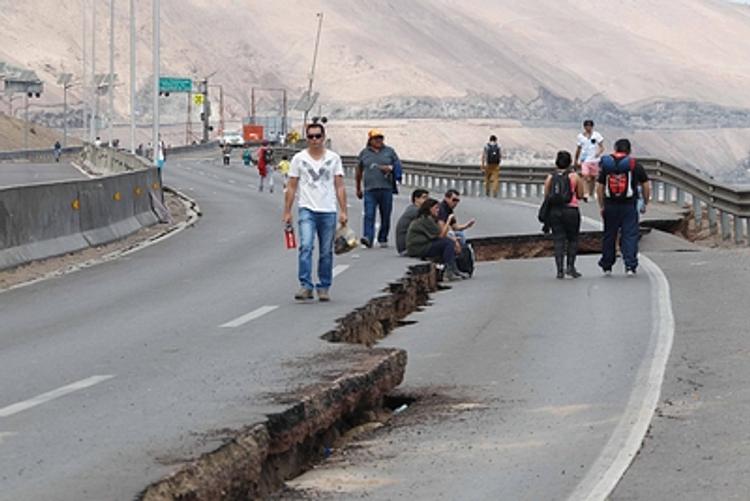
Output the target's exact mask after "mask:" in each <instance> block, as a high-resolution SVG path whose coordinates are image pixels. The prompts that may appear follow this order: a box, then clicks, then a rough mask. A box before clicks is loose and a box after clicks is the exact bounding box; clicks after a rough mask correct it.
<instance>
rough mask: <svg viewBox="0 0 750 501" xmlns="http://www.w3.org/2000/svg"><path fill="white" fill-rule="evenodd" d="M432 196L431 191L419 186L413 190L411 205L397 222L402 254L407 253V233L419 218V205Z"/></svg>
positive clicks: (397, 238) (398, 240)
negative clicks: (412, 223)
mask: <svg viewBox="0 0 750 501" xmlns="http://www.w3.org/2000/svg"><path fill="white" fill-rule="evenodd" d="M429 196H430V192H429V191H427V190H423V189H422V188H417V189H416V190H414V191H412V192H411V205H409V206H408V207H407V208H406V209H405V210H404V213H403V214H401V217H400V218H398V222H397V223H396V250H397V251H398V254H399V255H400V256H404V255H406V233H407V232H408V231H409V225H410V224H411V222H412V221H414V220H415V219H416V218H417V214H418V213H419V207H420V206H421V205H422V204H423V203H424V201H425V200H427V198H428V197H429Z"/></svg>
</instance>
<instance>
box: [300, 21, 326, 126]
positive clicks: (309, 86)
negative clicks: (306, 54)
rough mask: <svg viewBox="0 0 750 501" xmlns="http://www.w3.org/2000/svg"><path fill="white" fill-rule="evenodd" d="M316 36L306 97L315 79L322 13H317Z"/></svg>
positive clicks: (305, 121)
mask: <svg viewBox="0 0 750 501" xmlns="http://www.w3.org/2000/svg"><path fill="white" fill-rule="evenodd" d="M317 16H318V34H317V36H316V37H315V50H314V51H313V60H312V69H311V70H310V83H309V85H308V86H307V95H308V96H312V88H313V79H314V78H315V64H316V63H317V61H318V46H319V45H320V31H321V29H322V28H323V13H322V12H318V14H317ZM309 112H310V110H305V117H304V119H303V120H302V126H303V127H307V115H308V113H309Z"/></svg>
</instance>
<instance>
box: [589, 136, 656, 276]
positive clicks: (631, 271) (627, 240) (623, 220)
mask: <svg viewBox="0 0 750 501" xmlns="http://www.w3.org/2000/svg"><path fill="white" fill-rule="evenodd" d="M630 150H631V148H630V141H628V140H627V139H618V140H617V142H615V152H614V153H613V154H611V155H607V156H604V157H602V159H601V166H600V167H601V168H600V169H599V177H598V179H597V184H596V195H597V200H598V202H599V210H600V212H601V215H602V220H603V221H604V237H603V239H602V257H601V259H600V260H599V266H601V268H602V270H603V271H604V273H605V274H606V275H610V274H611V273H612V266H613V265H614V264H615V260H616V259H617V255H616V254H615V244H616V242H617V235H618V233H619V234H620V250H621V251H622V259H623V261H625V274H626V275H628V276H631V277H632V276H635V271H636V269H637V268H638V237H639V232H638V209H637V205H636V204H637V201H638V187H639V186H640V187H641V189H642V195H643V206H642V209H641V210H642V211H643V212H645V211H646V205H647V204H648V201H649V198H650V197H651V184H650V182H649V180H648V174H646V170H645V169H644V168H643V166H642V165H641V164H640V163H638V162H636V160H635V158H633V157H631V156H630Z"/></svg>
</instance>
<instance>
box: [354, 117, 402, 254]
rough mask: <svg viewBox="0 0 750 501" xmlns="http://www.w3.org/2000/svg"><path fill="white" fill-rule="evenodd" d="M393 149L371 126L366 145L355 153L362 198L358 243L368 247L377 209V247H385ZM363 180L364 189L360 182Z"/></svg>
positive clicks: (388, 227)
mask: <svg viewBox="0 0 750 501" xmlns="http://www.w3.org/2000/svg"><path fill="white" fill-rule="evenodd" d="M399 162H400V161H399V158H398V155H397V154H396V151H395V150H394V149H393V148H391V147H390V146H386V145H385V144H384V136H383V133H382V132H380V131H379V130H377V129H371V130H370V131H369V132H368V133H367V146H366V147H365V148H364V149H363V150H362V151H361V152H360V153H359V163H358V164H357V175H356V187H357V198H359V199H362V198H364V202H365V221H364V229H363V236H362V240H361V242H362V245H364V246H365V247H368V248H369V247H372V245H373V243H374V242H375V211H376V210H378V211H379V212H380V231H378V237H377V238H378V243H379V244H380V247H384V248H385V247H388V232H389V231H390V227H391V211H392V210H393V186H394V184H393V183H394V180H393V176H394V172H393V171H394V168H395V166H396V164H397V163H399ZM363 180H364V191H363V189H362V184H363V183H362V182H363Z"/></svg>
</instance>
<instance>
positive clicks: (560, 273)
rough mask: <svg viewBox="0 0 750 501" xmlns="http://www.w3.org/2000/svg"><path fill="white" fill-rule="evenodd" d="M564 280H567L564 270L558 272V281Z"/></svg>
mask: <svg viewBox="0 0 750 501" xmlns="http://www.w3.org/2000/svg"><path fill="white" fill-rule="evenodd" d="M563 278H565V273H563V272H562V270H560V271H558V272H557V279H558V280H562V279H563Z"/></svg>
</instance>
